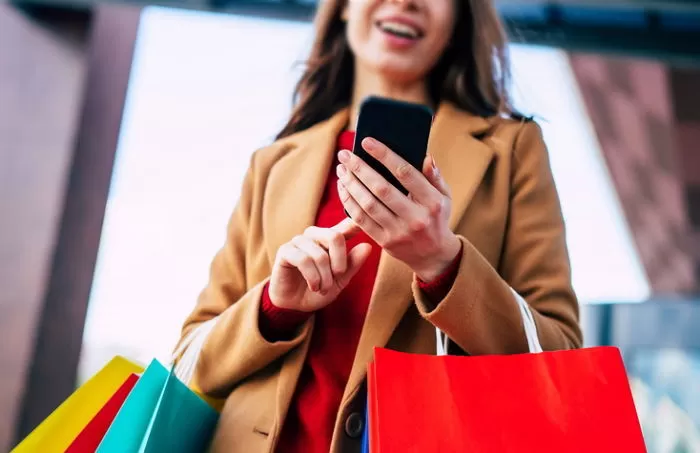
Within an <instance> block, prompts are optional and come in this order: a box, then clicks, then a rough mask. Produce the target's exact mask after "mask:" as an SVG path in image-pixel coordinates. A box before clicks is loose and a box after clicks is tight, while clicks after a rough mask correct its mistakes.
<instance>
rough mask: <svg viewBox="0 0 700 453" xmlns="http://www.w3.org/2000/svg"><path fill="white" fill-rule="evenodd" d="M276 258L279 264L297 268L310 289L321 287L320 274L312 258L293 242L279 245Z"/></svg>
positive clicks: (316, 289) (317, 289)
mask: <svg viewBox="0 0 700 453" xmlns="http://www.w3.org/2000/svg"><path fill="white" fill-rule="evenodd" d="M278 259H279V260H280V265H281V266H285V267H294V268H296V269H298V270H299V272H300V273H301V275H302V277H304V280H305V281H306V285H307V286H308V287H309V289H310V290H311V291H314V292H315V291H319V290H320V289H321V274H320V273H319V271H318V269H317V268H316V264H315V263H314V260H313V259H312V258H311V257H310V256H309V255H308V254H306V253H304V252H303V251H302V250H301V249H299V248H297V247H296V246H295V245H294V244H292V243H291V242H290V243H287V244H285V245H283V246H282V247H280V250H279V255H278Z"/></svg>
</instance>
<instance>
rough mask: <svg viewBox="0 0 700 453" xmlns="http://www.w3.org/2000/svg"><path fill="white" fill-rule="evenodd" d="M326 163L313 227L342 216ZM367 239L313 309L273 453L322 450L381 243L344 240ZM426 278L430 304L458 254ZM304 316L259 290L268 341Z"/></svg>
mask: <svg viewBox="0 0 700 453" xmlns="http://www.w3.org/2000/svg"><path fill="white" fill-rule="evenodd" d="M354 138H355V136H354V133H353V132H348V131H346V132H343V133H341V134H340V136H339V137H338V150H341V149H352V146H353V141H354ZM337 164H338V162H337V160H336V162H335V163H334V165H332V166H331V171H330V172H329V174H328V180H327V182H326V187H325V190H324V193H323V197H322V199H321V203H320V206H319V210H318V214H317V216H316V226H319V227H324V228H327V227H331V226H333V225H335V224H337V223H338V222H340V221H341V220H343V219H344V218H345V213H344V210H343V205H342V204H341V202H340V198H339V197H338V187H337V184H336V183H337V180H338V177H337V175H336V171H335V167H336V165H337ZM362 242H367V243H369V244H371V245H372V252H371V254H370V255H369V258H367V261H366V262H365V264H364V265H363V266H362V268H361V269H360V270H359V271H358V273H357V274H356V275H355V277H354V278H353V279H352V280H351V281H350V283H349V284H348V286H347V287H346V288H345V290H344V291H342V292H341V293H340V295H339V296H338V299H337V300H336V301H334V302H333V303H332V304H330V305H328V306H327V307H326V308H324V309H322V310H320V311H318V312H316V313H315V316H316V320H315V324H314V331H313V335H312V338H311V344H310V346H309V352H308V355H307V357H306V362H305V363H304V367H303V369H302V372H301V376H300V378H299V383H298V384H297V388H296V392H295V395H294V398H293V399H292V403H291V407H290V408H289V412H288V414H287V418H286V420H285V423H284V427H283V429H282V434H281V438H280V441H279V443H278V446H277V450H276V452H277V453H327V452H328V450H329V448H330V443H331V438H332V436H333V426H334V424H335V419H336V414H337V412H338V408H339V406H340V401H341V398H342V396H343V391H344V389H345V385H346V383H347V380H348V378H349V377H350V369H351V367H352V363H353V359H354V357H355V350H356V349H357V344H358V342H359V339H360V333H361V332H362V326H363V324H364V321H365V315H366V314H367V308H368V306H369V300H370V296H371V295H372V289H373V286H374V281H375V278H376V276H377V268H378V266H379V256H380V254H381V248H380V247H379V246H378V245H377V244H376V243H375V242H374V241H373V240H372V239H371V238H370V237H369V236H367V235H366V234H365V233H362V232H361V233H360V234H358V235H356V236H354V237H353V238H352V239H350V240H349V241H348V244H347V246H348V249H350V248H352V247H354V246H355V245H357V244H359V243H362ZM460 256H461V254H459V255H458V257H457V258H456V259H455V262H454V263H453V264H452V266H450V268H449V269H448V270H447V271H446V272H445V273H444V274H443V275H442V276H441V277H439V278H438V279H436V280H435V281H434V282H432V283H421V288H422V290H423V291H425V293H426V295H427V296H428V297H429V298H430V299H431V300H434V301H435V302H436V303H437V302H439V301H440V300H441V299H442V298H444V297H445V295H446V294H447V292H449V290H450V287H451V286H452V283H453V282H454V278H455V274H456V271H457V269H458V267H459V257H460ZM309 316H310V315H309V314H308V313H303V312H297V311H293V310H284V309H280V308H277V307H275V306H274V305H273V304H272V302H271V301H270V297H269V294H268V292H267V288H265V291H264V292H263V300H262V304H261V316H260V328H261V331H262V334H263V335H264V336H265V337H266V338H267V339H268V340H269V341H278V340H282V339H285V338H289V337H291V336H292V335H293V332H294V331H295V330H296V329H297V328H298V327H299V325H300V324H301V323H302V322H304V321H305V320H306V319H307V318H308V317H309Z"/></svg>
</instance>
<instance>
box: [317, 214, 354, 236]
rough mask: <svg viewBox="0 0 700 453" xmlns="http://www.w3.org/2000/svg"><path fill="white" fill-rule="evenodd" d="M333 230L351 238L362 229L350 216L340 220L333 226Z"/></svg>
mask: <svg viewBox="0 0 700 453" xmlns="http://www.w3.org/2000/svg"><path fill="white" fill-rule="evenodd" d="M312 228H315V227H312ZM331 230H333V231H336V232H338V233H340V234H342V235H343V237H344V238H345V239H346V240H347V239H350V238H351V237H353V236H355V235H356V234H357V233H359V232H360V231H361V230H360V227H359V226H358V225H357V224H356V223H355V221H354V220H352V219H351V218H349V217H346V218H344V219H343V220H341V221H340V222H338V223H337V224H336V225H334V226H332V227H331Z"/></svg>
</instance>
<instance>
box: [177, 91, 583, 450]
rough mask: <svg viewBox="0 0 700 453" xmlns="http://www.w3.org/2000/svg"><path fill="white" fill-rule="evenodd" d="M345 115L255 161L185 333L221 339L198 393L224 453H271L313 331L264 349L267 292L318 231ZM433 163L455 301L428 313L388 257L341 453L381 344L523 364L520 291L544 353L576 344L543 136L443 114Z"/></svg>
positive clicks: (353, 444) (352, 440)
mask: <svg viewBox="0 0 700 453" xmlns="http://www.w3.org/2000/svg"><path fill="white" fill-rule="evenodd" d="M347 116H348V114H347V112H346V111H343V112H340V113H338V114H336V115H335V116H333V117H332V118H331V119H330V120H328V121H325V122H323V123H321V124H318V125H316V126H314V127H312V128H310V129H308V130H306V131H303V132H300V133H297V134H295V135H292V136H290V137H287V138H284V139H282V140H279V141H277V142H275V143H274V144H272V145H270V146H269V147H267V148H264V149H261V150H259V151H258V152H256V153H255V155H254V156H253V158H252V161H251V164H250V168H249V170H248V173H247V176H246V178H245V182H244V186H243V190H242V194H241V198H240V201H239V203H238V205H237V207H236V209H235V211H234V212H233V215H232V218H231V221H230V224H229V228H228V239H227V241H226V243H225V245H224V246H223V248H222V249H221V251H220V252H219V253H218V254H217V255H216V257H215V258H214V261H213V263H212V266H211V277H210V281H209V283H208V285H207V287H206V288H205V289H204V291H203V292H202V294H201V296H200V298H199V301H198V303H197V306H196V307H195V309H194V311H193V312H192V314H191V315H190V316H189V318H188V319H187V321H186V323H185V326H184V328H183V338H185V337H187V336H188V335H189V334H192V333H193V332H196V331H197V328H198V326H201V325H202V323H203V322H204V321H207V320H211V319H213V318H215V319H216V321H215V322H213V323H209V325H212V324H213V325H214V327H213V328H212V329H211V331H210V333H208V336H207V337H206V341H205V342H204V345H203V347H202V348H201V352H200V354H199V359H198V362H197V365H196V369H195V373H194V381H193V385H195V386H196V387H198V388H200V389H201V390H202V391H204V392H206V393H207V394H209V395H214V396H218V397H225V398H226V404H225V406H224V408H223V411H222V414H221V420H220V423H219V428H218V430H217V435H216V437H215V441H214V450H215V451H221V452H227V453H238V452H240V453H257V452H271V451H272V450H273V449H274V446H275V444H276V441H277V439H278V436H279V433H280V429H281V426H282V423H283V421H284V418H285V414H286V413H287V409H288V407H289V404H290V400H291V398H292V395H293V393H294V389H295V385H296V382H297V379H298V377H299V373H300V371H301V368H302V364H303V362H304V358H305V356H306V353H307V349H308V345H309V339H310V337H311V335H312V333H313V324H314V320H313V318H312V319H311V320H310V321H309V322H307V323H306V324H305V325H304V326H303V327H302V328H301V329H299V332H298V334H297V335H296V337H295V338H294V339H293V340H291V341H285V342H277V343H269V342H267V341H266V340H265V339H264V338H263V337H262V336H261V334H260V331H259V330H258V312H259V305H260V298H261V292H262V288H263V285H264V284H265V282H266V281H267V279H268V277H269V275H270V272H271V266H272V263H273V261H274V257H275V254H276V252H277V249H278V248H279V247H280V246H281V245H282V244H284V243H285V242H287V241H289V240H290V239H291V238H292V237H293V236H295V235H297V234H301V233H302V232H303V231H304V229H305V228H306V227H307V226H309V225H312V224H313V222H314V220H315V215H316V211H317V209H318V204H319V201H320V198H321V194H322V192H323V188H324V183H325V180H326V177H327V175H328V173H329V170H330V165H331V162H332V159H333V152H334V148H335V143H336V137H337V135H338V133H339V132H340V131H341V130H342V129H343V128H344V127H346V125H347V123H348V117H347ZM429 152H430V153H432V155H433V156H434V157H435V160H436V162H437V165H438V167H439V168H440V170H441V173H442V175H443V177H444V178H445V180H446V181H447V183H448V184H449V186H450V187H451V189H452V197H453V206H452V209H453V211H452V213H451V217H450V225H451V227H452V228H453V230H454V231H455V232H456V233H457V234H458V235H459V238H460V239H461V241H462V242H463V244H464V247H463V256H462V258H461V265H460V268H459V273H458V276H457V278H456V280H455V282H454V285H453V287H452V289H451V291H450V292H449V294H448V295H447V296H446V297H445V299H444V300H442V301H441V302H440V303H439V305H438V306H437V308H436V309H434V310H433V311H429V309H428V307H429V305H428V304H426V300H425V299H424V296H423V294H421V292H420V290H419V289H418V287H417V286H416V283H415V280H414V275H413V273H412V272H411V270H410V269H409V268H408V267H407V266H406V265H404V264H403V263H402V262H399V261H397V260H395V259H394V258H392V257H390V256H389V255H387V254H386V253H383V254H382V257H381V261H380V265H379V271H378V276H377V281H376V284H375V287H374V292H373V294H372V298H371V302H370V305H369V311H368V313H367V319H366V322H365V325H364V328H363V330H362V334H361V337H360V341H359V346H358V349H357V352H356V355H355V358H354V362H353V366H352V372H351V374H350V378H349V381H348V383H347V386H346V388H345V394H344V396H343V399H342V403H341V405H340V409H339V411H338V416H337V419H336V421H335V431H334V438H333V444H332V447H331V450H332V451H333V452H355V451H359V448H360V439H359V438H357V436H356V434H357V433H356V432H353V430H352V429H346V422H347V420H348V418H349V417H350V416H351V415H352V416H353V417H354V418H353V420H354V421H355V422H357V420H358V415H357V413H361V412H362V411H363V407H364V401H365V398H366V394H365V385H364V382H365V375H366V366H367V363H368V362H369V361H371V359H372V350H373V348H374V347H375V346H386V347H389V348H392V349H396V350H400V351H409V352H416V353H424V354H430V353H434V352H435V350H436V340H435V327H438V328H439V329H441V330H442V331H443V332H445V333H446V334H447V336H448V337H449V338H450V340H451V345H450V352H455V353H458V352H461V351H466V352H467V353H469V354H473V355H476V354H512V353H520V352H525V351H527V343H526V338H525V333H524V330H523V325H522V321H521V317H520V312H519V309H518V305H517V302H516V299H515V296H514V294H513V290H514V291H515V292H517V293H518V294H520V295H521V296H522V297H523V298H524V299H525V300H526V301H527V302H528V304H529V305H530V307H531V308H532V311H533V314H534V318H535V321H536V325H537V330H538V335H539V339H540V341H541V343H542V346H543V347H544V349H550V350H551V349H565V348H573V347H578V346H580V345H581V331H580V329H579V325H578V304H577V300H576V296H575V295H574V292H573V290H572V287H571V275H570V266H569V257H568V253H567V248H566V243H565V234H564V223H563V220H562V215H561V209H560V205H559V199H558V196H557V192H556V189H555V186H554V181H553V179H552V173H551V169H550V166H549V160H548V155H547V150H546V147H545V144H544V142H543V140H542V135H541V131H540V129H539V127H538V126H537V125H536V124H535V123H534V122H518V121H512V120H505V119H501V118H486V119H485V118H481V117H475V116H472V115H470V114H467V113H465V112H463V111H461V110H458V109H457V108H456V107H454V106H452V105H450V104H446V103H444V104H443V105H442V106H441V107H440V109H439V111H438V113H437V115H436V119H435V123H434V125H433V131H432V134H431V137H430V143H429ZM426 385H429V383H426ZM353 414H355V415H353ZM351 427H352V426H351ZM348 431H349V432H350V434H351V435H349V434H348Z"/></svg>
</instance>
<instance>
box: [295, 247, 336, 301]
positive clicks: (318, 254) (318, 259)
mask: <svg viewBox="0 0 700 453" xmlns="http://www.w3.org/2000/svg"><path fill="white" fill-rule="evenodd" d="M292 244H294V245H295V246H296V247H297V248H298V249H299V250H301V251H302V252H304V253H305V254H306V255H307V256H309V257H310V258H311V259H312V260H313V263H314V266H316V270H317V271H318V273H319V275H320V276H321V286H320V289H319V290H320V292H321V293H322V294H323V293H326V292H328V291H329V290H331V289H332V288H333V272H332V271H331V259H330V256H329V254H328V252H327V251H326V250H324V249H323V248H322V247H321V246H320V245H319V244H318V243H316V242H315V241H313V240H312V239H311V238H309V237H306V236H297V237H295V238H294V239H292Z"/></svg>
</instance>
